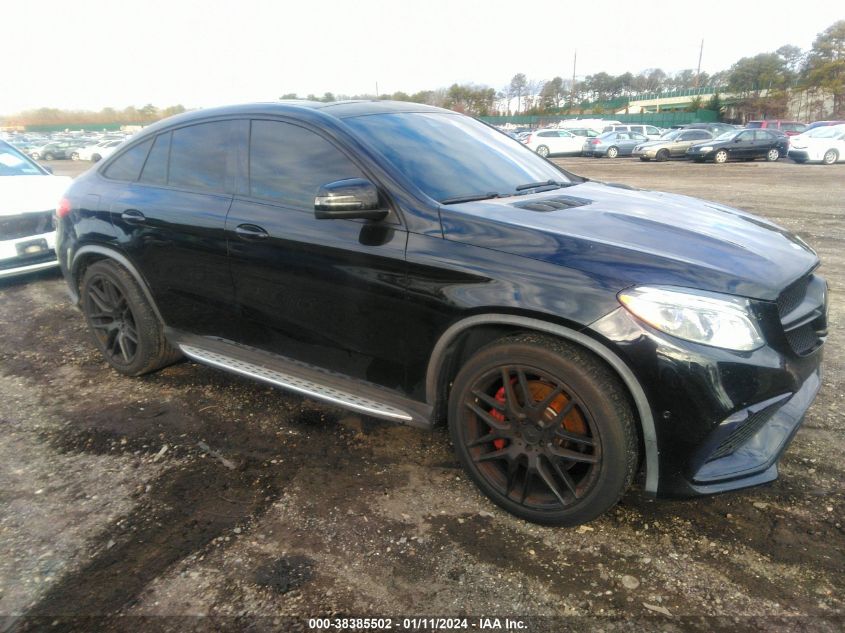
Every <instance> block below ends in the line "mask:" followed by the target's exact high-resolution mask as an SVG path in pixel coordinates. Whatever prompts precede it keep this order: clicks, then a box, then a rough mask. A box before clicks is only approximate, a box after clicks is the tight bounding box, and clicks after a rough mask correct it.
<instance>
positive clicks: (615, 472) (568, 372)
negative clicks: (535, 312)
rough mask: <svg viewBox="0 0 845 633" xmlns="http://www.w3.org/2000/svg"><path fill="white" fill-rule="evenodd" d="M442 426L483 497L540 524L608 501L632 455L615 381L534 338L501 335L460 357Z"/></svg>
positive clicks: (602, 508) (552, 342)
mask: <svg viewBox="0 0 845 633" xmlns="http://www.w3.org/2000/svg"><path fill="white" fill-rule="evenodd" d="M449 430H450V434H451V437H452V442H453V444H454V447H455V452H456V454H457V456H458V459H459V460H460V461H461V464H462V465H463V467H464V469H465V470H466V471H467V473H468V474H469V476H470V477H471V478H472V479H473V481H474V482H475V483H476V485H478V487H479V488H480V489H481V491H482V492H483V493H484V494H485V495H487V496H488V497H489V498H490V499H491V500H492V501H493V502H494V503H496V504H498V505H499V506H501V507H502V508H504V509H505V510H507V511H508V512H510V513H512V514H515V515H516V516H518V517H520V518H523V519H525V520H527V521H532V522H534V523H542V524H547V525H578V524H580V523H585V522H587V521H591V520H592V519H594V518H596V517H597V516H599V515H600V514H602V513H604V512H606V511H607V510H608V509H610V508H611V507H613V506H614V505H615V504H616V503H617V502H618V501H619V498H620V497H621V496H622V494H623V493H624V492H625V490H626V489H627V488H628V486H629V485H630V484H631V481H632V479H633V477H634V473H635V470H636V467H637V463H638V457H639V456H638V451H637V432H636V429H635V422H634V414H633V411H632V407H631V403H630V399H629V397H628V393H627V390H626V389H625V387H624V386H623V385H622V383H621V382H620V380H619V379H618V377H617V376H616V375H615V374H614V373H613V372H612V371H611V370H610V369H609V368H608V367H607V366H606V365H605V364H604V363H603V362H602V361H601V360H599V359H598V358H596V357H595V356H594V355H593V354H592V353H590V352H589V351H587V350H585V349H583V348H581V347H579V346H577V345H574V344H572V343H569V342H566V341H562V340H559V339H556V338H552V337H549V336H543V335H538V334H522V335H516V336H510V337H506V338H503V339H500V340H498V341H495V342H494V343H492V344H490V345H488V346H487V347H485V348H483V349H481V350H480V351H479V352H477V353H476V354H475V355H474V356H473V357H472V358H470V359H469V361H467V362H466V364H465V365H464V366H463V367H462V368H461V370H460V371H459V372H458V375H457V376H456V378H455V381H454V383H453V386H452V390H451V393H450V395H449Z"/></svg>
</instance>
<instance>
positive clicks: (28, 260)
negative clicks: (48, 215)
mask: <svg viewBox="0 0 845 633" xmlns="http://www.w3.org/2000/svg"><path fill="white" fill-rule="evenodd" d="M58 265H59V262H58V261H57V260H56V232H55V231H50V232H49V233H39V234H37V235H27V236H24V237H17V238H14V239H5V240H4V239H2V238H0V279H2V278H4V277H13V276H17V275H24V274H26V273H31V272H36V271H39V270H44V269H46V268H53V267H54V266H58Z"/></svg>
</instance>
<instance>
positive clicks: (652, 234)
mask: <svg viewBox="0 0 845 633" xmlns="http://www.w3.org/2000/svg"><path fill="white" fill-rule="evenodd" d="M543 202H546V203H547V204H537V203H543ZM526 204H527V206H528V207H529V208H525V206H526ZM537 209H544V210H537ZM441 217H442V220H443V231H444V236H445V238H446V239H449V240H455V241H460V242H464V243H468V244H473V245H476V246H480V247H484V248H490V249H494V250H499V251H503V252H507V253H512V254H515V255H521V256H524V257H530V258H532V259H538V260H542V261H547V262H551V263H554V264H558V265H560V266H566V267H569V268H573V269H577V270H581V271H584V272H586V273H588V274H590V275H592V276H595V277H597V278H599V279H601V280H603V283H606V284H607V285H608V286H610V287H611V288H612V289H613V290H621V289H622V288H624V287H627V286H630V285H633V284H637V283H649V284H652V285H654V284H667V285H675V286H684V287H689V288H698V289H701V290H710V291H713V292H723V293H728V294H734V295H740V296H745V297H751V298H756V299H764V300H774V299H776V298H777V296H778V294H779V293H780V292H781V291H782V290H783V289H784V288H785V287H786V286H787V285H789V284H790V283H791V282H793V281H795V280H796V279H798V278H800V277H801V276H803V275H805V274H806V273H807V272H808V271H810V270H811V269H813V268H814V267H815V266H817V265H818V258H817V256H816V254H815V253H814V252H813V250H812V249H811V248H810V247H808V246H807V245H806V244H805V243H804V242H802V241H801V240H800V239H799V238H798V237H796V236H795V235H793V234H791V233H790V232H788V231H786V230H784V229H782V228H781V227H779V226H777V225H776V224H773V223H772V222H769V221H767V220H764V219H762V218H759V217H756V216H754V215H751V214H749V213H745V212H743V211H739V210H737V209H732V208H730V207H726V206H724V205H720V204H717V203H714V202H706V201H703V200H699V199H696V198H691V197H688V196H682V195H677V194H670V193H660V192H653V191H641V190H632V189H627V188H620V187H615V186H609V185H604V184H600V183H595V182H587V183H583V184H579V185H575V186H572V187H569V188H566V189H559V190H555V191H552V192H546V193H542V194H536V195H532V196H525V197H514V198H504V199H496V200H489V201H482V202H471V203H464V204H457V205H449V206H445V207H443V208H442V210H441Z"/></svg>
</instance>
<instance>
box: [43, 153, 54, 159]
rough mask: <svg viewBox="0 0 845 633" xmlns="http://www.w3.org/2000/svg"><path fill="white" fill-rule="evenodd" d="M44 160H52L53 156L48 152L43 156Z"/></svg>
mask: <svg viewBox="0 0 845 633" xmlns="http://www.w3.org/2000/svg"><path fill="white" fill-rule="evenodd" d="M44 160H53V155H52V154H51V153H50V152H47V153H46V154H44Z"/></svg>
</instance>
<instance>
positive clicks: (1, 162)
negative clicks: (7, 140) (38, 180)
mask: <svg viewBox="0 0 845 633" xmlns="http://www.w3.org/2000/svg"><path fill="white" fill-rule="evenodd" d="M43 175H44V172H43V171H41V169H40V168H39V167H38V165H36V164H35V163H33V162H32V161H31V160H29V159H28V158H26V157H25V156H24V155H23V154H21V153H20V152H18V151H17V150H16V149H14V148H12V147H11V146H9V145H6V144H4V143H0V176H43Z"/></svg>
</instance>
